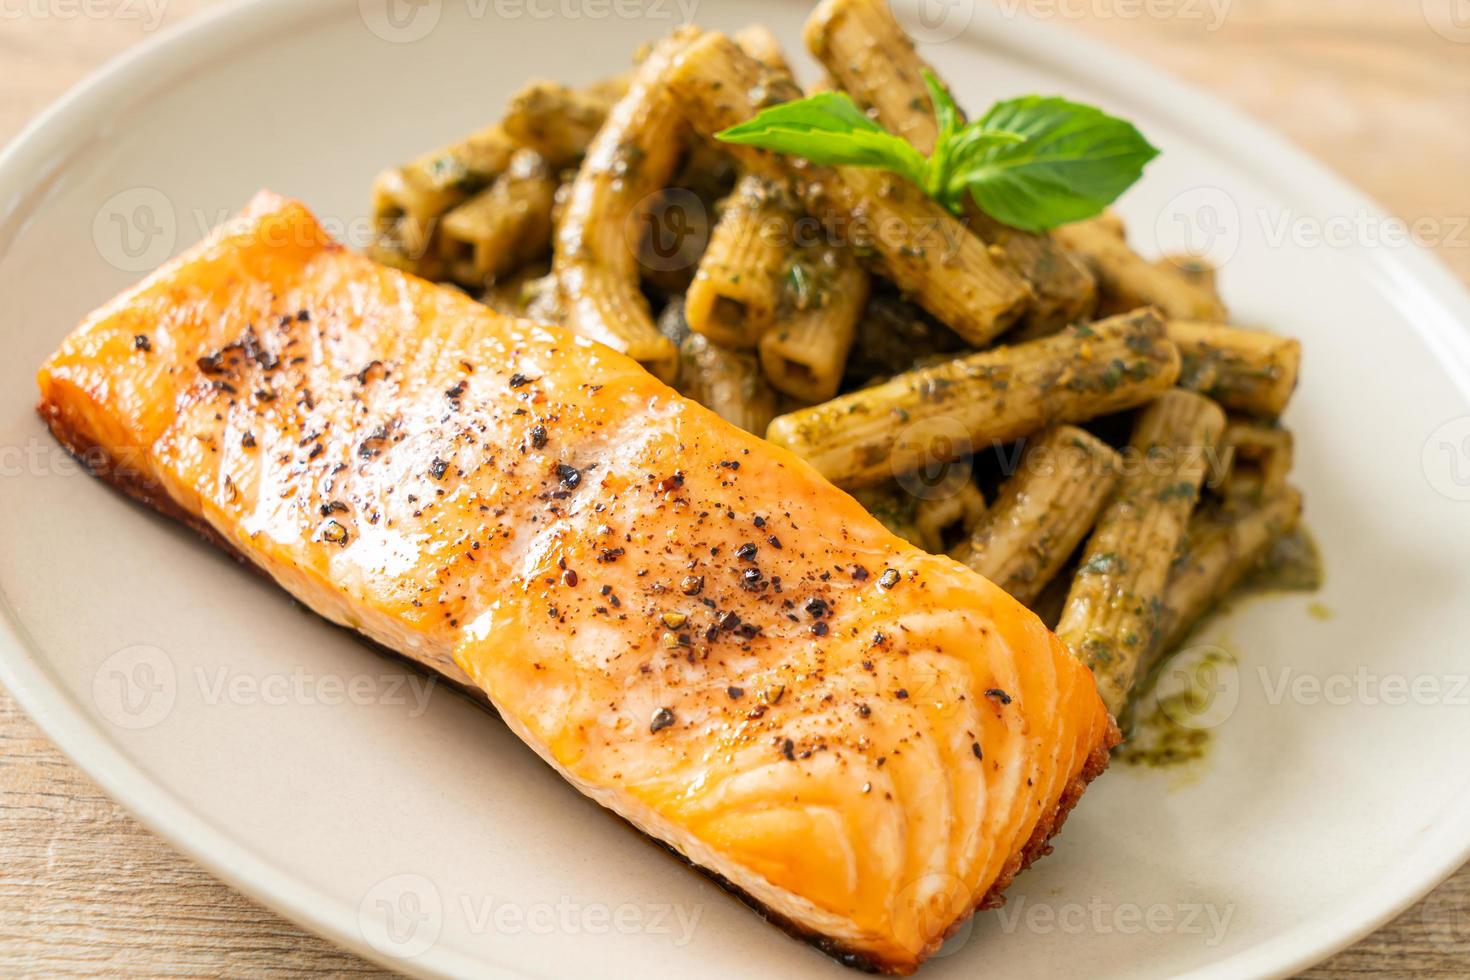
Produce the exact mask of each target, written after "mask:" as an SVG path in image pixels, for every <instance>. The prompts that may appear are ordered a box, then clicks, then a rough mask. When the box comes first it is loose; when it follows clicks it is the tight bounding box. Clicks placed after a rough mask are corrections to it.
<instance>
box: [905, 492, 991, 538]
mask: <svg viewBox="0 0 1470 980" xmlns="http://www.w3.org/2000/svg"><path fill="white" fill-rule="evenodd" d="M984 517H985V495H984V494H982V493H981V492H980V488H979V487H977V486H975V484H974V483H972V482H970V481H968V480H966V481H965V482H964V483H961V484H960V485H959V487H958V488H957V489H956V490H955V492H954V493H950V494H944V495H941V496H935V497H920V498H919V502H918V503H917V504H916V505H915V507H914V529H915V530H916V531H917V532H918V533H919V536H920V537H921V538H922V539H923V541H924V544H923V545H922V547H923V549H924V550H925V551H928V552H930V553H932V554H940V553H941V552H943V551H944V538H945V535H946V534H947V533H948V532H949V530H950V529H951V528H953V527H955V526H958V527H959V528H960V529H961V530H962V531H964V532H965V533H966V534H968V533H970V532H971V531H973V530H974V528H975V526H976V525H977V524H978V523H979V522H980V521H981V520H982V519H984Z"/></svg>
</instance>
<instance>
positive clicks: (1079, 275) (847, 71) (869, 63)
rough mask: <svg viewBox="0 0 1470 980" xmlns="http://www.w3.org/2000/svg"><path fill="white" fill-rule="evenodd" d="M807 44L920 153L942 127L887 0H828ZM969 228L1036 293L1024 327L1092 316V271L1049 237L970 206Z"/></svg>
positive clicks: (1051, 327)
mask: <svg viewBox="0 0 1470 980" xmlns="http://www.w3.org/2000/svg"><path fill="white" fill-rule="evenodd" d="M803 37H804V39H805V41H806V44H807V48H808V49H809V50H810V51H811V53H812V55H813V56H814V57H816V59H817V60H818V61H820V62H821V63H822V65H823V67H825V68H826V69H827V71H828V72H829V73H830V74H831V76H832V77H834V78H835V79H836V80H837V83H838V85H839V86H840V87H841V88H842V89H843V90H845V91H846V92H847V93H848V94H849V95H851V96H852V98H853V100H854V101H855V102H856V103H857V104H858V105H859V106H860V107H861V108H863V109H865V110H866V111H867V112H868V113H869V114H871V115H872V116H873V117H874V118H876V119H877V120H878V122H879V123H881V124H882V125H883V127H884V128H885V129H887V130H888V131H889V132H891V133H896V134H897V135H899V136H902V137H903V138H905V139H906V140H908V141H909V142H910V143H912V144H913V145H914V146H915V147H916V148H917V149H918V150H919V152H920V153H929V152H931V151H932V150H933V149H934V142H935V140H936V139H937V138H938V135H939V130H938V126H937V124H936V122H935V119H934V106H933V102H932V100H931V99H930V98H929V91H928V87H927V86H926V85H925V84H924V77H923V76H924V71H925V70H926V69H929V70H932V69H931V67H930V65H929V64H928V62H926V61H925V60H924V58H923V57H922V56H921V55H920V54H919V53H918V52H917V51H915V50H914V45H913V42H912V41H911V40H910V39H909V36H908V35H907V34H906V33H904V31H903V29H902V28H901V27H900V26H899V24H898V21H897V20H895V19H894V17H893V13H892V12H891V11H890V9H889V7H888V4H887V3H886V2H885V0H823V2H822V3H819V4H818V5H817V7H816V9H815V10H814V11H813V12H812V14H811V16H810V17H809V18H808V19H807V22H806V27H805V30H804V31H803ZM965 221H966V224H967V225H968V227H969V229H970V231H971V232H972V233H974V234H975V235H977V236H978V237H979V238H980V239H981V240H982V241H984V242H988V243H990V244H991V245H993V246H996V247H998V248H999V249H1000V250H1001V252H1002V253H1004V255H1005V256H1006V258H1007V259H1008V260H1009V262H1010V263H1011V265H1012V266H1013V267H1014V268H1015V269H1016V271H1018V272H1019V273H1020V274H1021V276H1022V278H1024V279H1025V280H1026V281H1027V282H1028V283H1030V284H1031V288H1032V290H1033V291H1034V293H1035V296H1034V298H1033V300H1032V303H1031V308H1030V310H1029V312H1028V313H1027V314H1026V321H1025V324H1024V325H1023V326H1022V327H1021V328H1020V329H1021V330H1023V331H1026V334H1025V336H1044V335H1045V334H1048V333H1053V332H1055V331H1056V330H1058V329H1059V328H1061V327H1062V326H1064V325H1066V324H1068V323H1073V322H1076V321H1078V320H1082V319H1086V318H1087V317H1088V316H1089V315H1090V314H1091V313H1092V311H1093V308H1094V307H1095V306H1096V305H1097V284H1096V282H1095V281H1094V280H1093V276H1092V273H1091V272H1090V271H1089V270H1088V268H1087V267H1086V266H1085V265H1084V264H1083V263H1082V262H1081V261H1080V260H1079V259H1078V258H1077V257H1076V256H1074V255H1072V254H1071V253H1070V252H1069V251H1067V250H1066V249H1065V248H1063V247H1061V245H1059V244H1058V243H1057V242H1056V241H1055V239H1053V238H1052V237H1051V236H1050V235H1044V234H1042V235H1038V234H1032V233H1030V232H1025V231H1021V230H1020V229H1017V228H1011V227H1008V226H1007V225H1004V224H1002V223H1001V222H999V221H996V220H995V219H994V218H991V217H990V216H989V215H986V214H985V213H983V212H982V211H980V210H979V208H976V207H973V206H971V207H970V209H969V213H968V214H967V215H966V218H965Z"/></svg>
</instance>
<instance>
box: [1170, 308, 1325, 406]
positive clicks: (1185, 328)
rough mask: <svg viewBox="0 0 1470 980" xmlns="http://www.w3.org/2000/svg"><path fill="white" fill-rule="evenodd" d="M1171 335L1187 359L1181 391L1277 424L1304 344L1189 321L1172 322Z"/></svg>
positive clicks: (1291, 389)
mask: <svg viewBox="0 0 1470 980" xmlns="http://www.w3.org/2000/svg"><path fill="white" fill-rule="evenodd" d="M1166 329H1167V330H1168V332H1169V339H1170V340H1172V341H1173V342H1174V344H1175V345H1176V346H1177V347H1178V348H1179V353H1180V356H1181V357H1182V358H1183V359H1184V362H1183V368H1182V370H1181V371H1180V372H1179V386H1180V387H1181V388H1188V389H1189V390H1191V391H1198V392H1200V393H1201V394H1205V395H1209V396H1210V397H1211V398H1213V399H1215V400H1216V401H1218V402H1219V403H1220V404H1222V405H1224V406H1225V407H1226V408H1229V409H1233V410H1235V411H1239V412H1245V413H1248V414H1251V415H1260V416H1265V417H1268V418H1274V417H1276V416H1278V415H1280V414H1281V413H1282V412H1284V411H1285V410H1286V403H1287V402H1288V401H1290V400H1291V395H1292V392H1294V391H1295V390H1296V384H1297V376H1298V374H1299V373H1300V371H1301V362H1302V345H1301V341H1299V340H1297V339H1296V338H1294V337H1283V336H1281V335H1280V334H1273V333H1267V332H1265V331H1264V330H1245V329H1242V328H1240V327H1231V326H1226V325H1225V324H1222V323H1202V322H1199V321H1197V320H1188V319H1174V320H1170V321H1169V322H1168V324H1167V328H1166Z"/></svg>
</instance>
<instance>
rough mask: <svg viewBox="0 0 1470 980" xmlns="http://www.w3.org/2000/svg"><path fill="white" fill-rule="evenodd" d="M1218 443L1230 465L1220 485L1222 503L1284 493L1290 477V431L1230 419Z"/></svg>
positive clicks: (1238, 419) (1250, 420) (1244, 420)
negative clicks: (1223, 499) (1221, 486)
mask: <svg viewBox="0 0 1470 980" xmlns="http://www.w3.org/2000/svg"><path fill="white" fill-rule="evenodd" d="M1220 442H1221V445H1222V446H1223V447H1224V449H1225V450H1226V454H1227V455H1228V458H1229V461H1230V467H1229V469H1228V470H1227V472H1226V473H1225V478H1224V485H1223V491H1224V493H1223V495H1224V496H1225V498H1226V499H1228V500H1265V499H1267V498H1269V497H1273V496H1275V495H1276V494H1279V493H1280V492H1281V491H1282V490H1284V489H1285V487H1286V478H1287V477H1288V476H1289V475H1290V474H1291V462H1292V437H1291V432H1290V431H1288V430H1286V429H1283V428H1280V427H1278V426H1272V425H1263V424H1261V423H1260V422H1257V421H1255V420H1253V419H1241V418H1232V419H1230V420H1229V422H1228V423H1227V424H1226V426H1225V435H1224V436H1223V437H1222V439H1221V440H1220Z"/></svg>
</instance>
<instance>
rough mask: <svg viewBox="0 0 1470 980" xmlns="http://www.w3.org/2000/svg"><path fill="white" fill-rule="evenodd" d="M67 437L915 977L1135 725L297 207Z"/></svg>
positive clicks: (72, 416) (121, 352)
mask: <svg viewBox="0 0 1470 980" xmlns="http://www.w3.org/2000/svg"><path fill="white" fill-rule="evenodd" d="M39 382H40V388H41V403H40V411H41V414H42V415H43V417H44V418H45V420H46V422H47V423H48V424H49V425H50V427H51V429H52V431H53V432H54V433H55V434H56V436H57V438H59V439H60V440H61V441H62V442H63V443H64V444H65V445H66V446H68V447H69V448H70V449H71V450H72V451H74V452H76V453H77V454H78V455H80V456H81V457H82V458H83V460H84V461H85V462H87V463H88V464H89V465H91V466H92V468H93V469H94V471H95V472H97V474H98V475H99V476H101V477H103V478H104V479H107V480H109V481H110V482H113V483H114V484H116V485H118V486H119V487H121V488H122V489H124V490H127V491H128V492H130V493H132V494H133V495H134V496H138V497H140V498H142V499H144V500H146V501H148V502H149V503H151V504H153V505H154V506H156V507H158V508H159V509H161V510H163V511H164V512H166V513H169V514H171V515H173V516H176V517H179V518H181V519H184V520H186V521H188V522H190V523H192V524H193V525H195V526H196V527H197V528H199V529H201V530H202V531H204V532H205V533H206V534H207V535H208V536H210V537H211V538H212V539H213V540H215V541H217V542H219V543H221V544H223V545H225V546H226V547H228V548H229V549H231V550H233V551H234V552H236V553H238V555H239V556H242V557H243V558H244V559H246V560H248V561H249V562H252V563H254V564H255V565H258V566H259V567H260V568H261V569H263V570H264V571H265V572H266V573H268V574H269V575H270V576H272V577H273V578H274V579H275V580H276V581H277V582H278V583H280V584H281V585H282V586H283V587H285V588H286V589H287V590H288V591H289V592H291V593H292V594H293V595H294V596H296V597H297V598H298V599H299V600H300V601H302V602H303V603H305V604H306V605H308V606H310V607H311V608H312V609H314V610H315V611H316V612H318V613H320V614H321V615H322V616H324V617H326V618H327V619H329V620H331V621H333V622H335V623H338V624H341V625H344V626H347V627H350V628H352V629H354V630H357V631H359V632H361V633H362V634H364V635H366V636H367V637H369V638H370V639H372V640H374V641H376V642H378V643H380V644H382V645H384V646H387V647H389V648H391V649H392V650H394V651H397V652H399V653H401V654H403V655H405V656H407V657H410V658H412V659H414V660H416V661H418V662H420V663H422V664H424V665H427V666H428V667H431V668H433V669H435V670H437V671H440V672H441V673H444V674H446V675H447V676H449V677H450V678H452V679H454V680H456V681H459V682H460V683H463V684H467V685H472V686H473V687H474V688H476V689H478V690H480V691H483V692H484V694H485V695H486V696H487V697H488V700H489V701H490V702H491V703H492V704H493V705H494V707H495V708H496V709H497V710H498V711H499V713H500V714H501V715H502V716H503V717H504V719H505V721H506V722H507V723H508V724H509V725H510V726H511V728H512V729H513V730H514V731H515V732H516V734H517V735H519V736H520V737H521V738H522V739H524V740H525V742H526V743H527V744H528V745H530V746H531V747H532V748H533V749H534V750H535V751H536V752H537V753H539V754H540V755H541V756H542V758H544V759H545V760H546V761H547V762H548V763H549V764H550V765H551V766H552V767H554V768H555V769H556V770H557V771H558V772H560V773H561V774H562V775H563V776H564V777H565V778H567V779H568V780H570V781H571V782H572V784H573V785H575V786H576V787H577V788H578V789H579V790H581V791H582V792H583V793H585V794H587V795H588V796H590V797H592V798H593V799H595V800H597V801H598V802H599V803H601V804H603V805H604V806H606V807H608V808H609V809H611V810H613V811H615V812H616V813H617V814H619V815H621V816H622V817H624V818H625V819H627V820H628V821H630V822H631V823H632V824H634V825H635V826H636V827H638V828H639V829H641V830H642V831H644V832H645V833H647V834H649V835H651V836H652V837H654V838H656V839H658V840H659V841H662V842H664V843H666V844H667V845H668V846H669V847H671V848H673V849H674V850H676V851H677V852H678V853H679V854H681V855H683V856H684V857H685V858H687V859H688V860H689V861H691V862H693V863H694V864H696V865H698V866H699V867H700V868H702V869H704V870H706V871H708V872H710V873H711V874H713V875H714V876H716V877H718V878H719V879H722V880H723V882H724V883H726V884H727V885H728V886H729V887H732V888H733V889H734V890H736V891H738V892H739V893H741V894H742V895H743V896H744V897H745V898H746V899H747V900H748V901H750V902H751V903H752V904H754V905H756V906H757V907H758V908H760V909H762V910H763V911H764V912H765V913H766V914H767V915H768V916H769V917H770V918H772V919H773V920H774V921H776V922H777V923H778V924H780V925H782V926H783V927H785V928H786V929H788V930H789V931H791V932H793V933H796V934H798V935H801V936H803V937H805V938H808V939H811V940H812V941H814V942H816V943H818V944H819V945H820V946H822V948H824V949H825V950H827V951H828V952H830V953H832V954H834V955H837V956H839V957H841V958H842V959H843V960H844V961H845V962H847V963H848V964H849V965H854V966H860V967H864V968H868V969H876V970H882V971H887V972H893V973H907V972H909V971H911V970H913V969H914V968H915V967H916V966H918V964H919V963H921V962H922V961H923V960H924V958H925V957H926V956H928V955H929V954H930V953H931V952H933V951H934V949H935V948H936V947H937V946H938V945H939V943H940V942H942V940H943V939H944V937H945V936H946V935H947V934H948V933H949V932H951V931H953V929H955V928H956V927H957V926H958V925H959V924H960V923H961V922H962V921H963V920H964V919H965V918H966V917H967V916H969V915H970V914H971V913H972V911H973V910H974V909H976V908H977V907H981V908H983V907H989V906H993V905H995V904H998V903H999V901H1000V893H1001V890H1002V889H1003V888H1004V887H1005V886H1006V885H1007V884H1008V883H1009V881H1010V880H1011V878H1012V877H1013V876H1014V875H1015V874H1016V872H1017V871H1018V870H1019V869H1021V868H1022V867H1024V866H1025V865H1026V864H1028V863H1029V862H1030V861H1031V860H1032V859H1033V858H1035V857H1037V856H1038V855H1040V854H1042V853H1044V852H1045V851H1046V850H1047V840H1048V838H1049V837H1050V836H1051V835H1052V834H1054V833H1055V832H1056V830H1057V829H1058V828H1059V826H1060V825H1061V822H1062V820H1063V818H1064V817H1065V816H1066V813H1067V811H1068V810H1069V809H1070V807H1071V806H1072V804H1073V803H1074V802H1075V801H1076V800H1077V798H1078V796H1079V795H1080V794H1081V792H1082V790H1083V788H1084V787H1085V785H1086V783H1087V781H1088V780H1089V779H1091V778H1092V777H1093V776H1095V775H1096V774H1097V773H1098V772H1099V771H1101V769H1102V768H1103V767H1104V765H1105V763H1106V759H1107V751H1108V749H1109V748H1110V747H1111V745H1112V744H1113V743H1114V742H1115V741H1116V739H1117V730H1116V728H1115V727H1114V725H1113V722H1112V719H1111V718H1110V717H1109V715H1108V713H1107V711H1106V710H1105V709H1104V708H1103V705H1102V702H1101V700H1100V699H1099V698H1098V695H1097V692H1096V690H1095V689H1094V686H1093V681H1092V677H1091V675H1090V674H1089V673H1088V671H1087V670H1086V669H1085V668H1084V667H1083V666H1081V665H1080V664H1079V663H1078V662H1077V661H1075V660H1074V659H1072V658H1071V657H1070V656H1069V655H1068V654H1067V651H1066V650H1065V649H1064V647H1063V645H1062V644H1061V643H1060V642H1059V641H1058V640H1057V639H1056V638H1055V637H1054V636H1053V635H1052V634H1051V633H1050V632H1049V631H1047V630H1046V629H1045V627H1043V626H1042V624H1041V623H1040V622H1039V621H1038V620H1037V618H1036V617H1035V616H1033V615H1032V614H1031V613H1030V612H1028V611H1027V610H1026V609H1024V608H1023V607H1022V606H1021V605H1019V604H1018V603H1016V602H1015V601H1014V600H1012V599H1011V598H1010V597H1009V596H1008V595H1006V594H1005V593H1004V592H1003V591H1002V590H1001V589H999V588H998V587H996V586H995V585H992V584H991V583H990V582H989V581H987V580H985V579H983V578H981V577H980V576H979V575H977V574H975V573H974V572H971V571H970V570H968V569H967V568H965V567H964V566H962V565H960V564H957V563H956V562H954V561H951V560H949V559H947V558H943V557H937V556H933V555H929V554H925V553H924V552H921V551H919V550H917V549H916V548H914V547H912V546H910V545H909V544H907V543H905V542H903V541H902V540H900V539H898V538H897V537H895V536H894V535H892V534H890V533H889V532H888V531H887V530H885V529H884V528H883V526H882V525H880V524H879V523H878V522H877V521H876V520H874V519H873V518H871V517H870V516H868V514H867V513H865V512H864V511H863V510H862V508H861V507H860V506H859V505H858V504H857V503H856V502H855V501H854V500H853V499H852V498H851V497H849V496H847V495H846V494H845V493H843V492H842V491H840V490H837V489H836V488H834V487H833V486H831V485H830V484H828V483H827V482H826V481H825V480H824V479H822V477H821V476H819V475H818V474H817V472H816V471H815V470H813V469H812V468H811V467H810V466H808V465H807V464H806V463H804V462H803V461H801V460H800V459H798V458H797V457H795V456H793V455H791V454H790V453H788V452H785V451H783V450H781V449H779V448H777V447H774V446H772V445H770V444H768V443H766V442H763V441H762V440H760V439H758V438H756V437H754V436H751V435H748V434H746V433H744V432H742V431H740V430H738V429H736V428H735V427H733V426H731V425H728V424H726V423H725V422H723V421H722V420H721V419H719V418H718V417H716V416H715V415H714V414H713V413H712V412H709V411H707V410H706V409H704V408H702V407H700V406H699V405H697V404H695V403H693V402H690V401H687V400H685V399H684V398H682V397H680V396H679V395H677V394H676V393H675V392H674V391H673V390H671V389H670V388H668V387H666V386H665V385H664V384H662V383H661V382H659V381H658V380H657V379H655V378H654V377H653V376H652V375H650V374H648V373H646V372H645V371H644V370H642V369H641V368H640V367H639V366H638V365H637V364H636V363H634V362H633V361H631V360H629V359H628V358H626V357H624V356H622V355H620V354H618V353H615V352H614V351H612V350H610V349H608V348H606V347H603V346H601V345H598V344H596V343H592V342H590V341H587V340H584V339H581V338H578V337H576V336H574V335H572V334H570V333H568V332H566V331H564V330H561V329H557V328H553V327H548V326H541V325H538V324H535V323H530V322H526V321H520V320H513V319H508V318H505V317H502V316H500V315H498V314H496V313H494V312H492V311H490V310H489V309H487V308H485V307H483V306H481V305H479V304H478V303H475V302H473V301H472V300H470V299H468V298H466V297H464V296H463V295H461V294H459V293H457V292H454V291H452V290H449V289H444V288H441V287H438V286H435V285H432V284H430V283H427V282H424V281H422V280H419V279H416V278H414V277H413V276H410V275H406V274H403V273H401V272H398V271H395V270H392V269H388V268H384V267H381V266H378V265H375V264H374V263H372V262H370V261H369V260H367V259H364V258H361V257H359V256H357V255H354V254H352V253H350V252H348V251H347V250H345V249H344V248H342V247H341V246H340V245H338V244H336V243H335V242H333V241H332V240H330V238H329V237H328V236H327V234H326V233H325V232H324V231H323V229H322V228H321V226H320V225H319V224H318V223H317V222H316V220H315V219H314V218H313V217H312V216H311V214H310V213H309V212H308V211H307V210H306V208H305V207H304V206H302V205H301V204H299V203H296V202H293V201H289V200H285V199H282V198H279V197H276V196H274V195H270V194H262V195H260V196H259V197H257V198H256V200H255V201H254V202H252V204H251V205H250V206H249V208H248V209H247V210H246V211H245V212H243V213H242V214H241V215H239V216H237V217H236V218H234V219H232V220H231V221H230V222H229V223H227V224H226V225H225V226H223V227H221V228H220V229H219V230H218V231H217V232H216V233H215V234H213V235H212V236H211V237H210V238H208V239H207V240H206V241H205V242H203V243H202V244H200V245H199V246H197V247H196V248H194V249H193V250H192V251H190V252H188V253H187V254H185V255H183V256H181V257H180V258H179V259H177V260H175V261H173V262H171V263H169V264H168V265H166V266H165V267H163V268H162V269H160V270H159V271H158V272H156V273H155V274H154V275H152V276H151V277H149V278H148V279H147V280H145V281H144V282H143V283H141V284H140V285H138V286H136V287H134V288H133V289H131V290H129V291H128V292H126V293H124V294H123V295H121V296H119V297H118V298H117V299H115V300H113V301H112V302H111V303H109V304H108V305H107V306H105V307H103V308H102V309H101V310H99V311H97V312H96V313H94V314H93V315H92V316H90V317H89V318H88V319H87V320H86V321H85V322H84V323H83V324H82V325H81V326H80V327H79V328H78V329H77V330H76V332H75V333H73V334H72V335H71V336H70V337H68V338H67V339H66V341H65V342H64V343H63V344H62V346H61V349H60V350H59V351H57V352H56V354H55V355H53V356H52V357H51V359H50V360H49V361H48V362H47V363H46V364H45V366H44V367H43V368H42V369H41V372H40V377H39Z"/></svg>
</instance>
